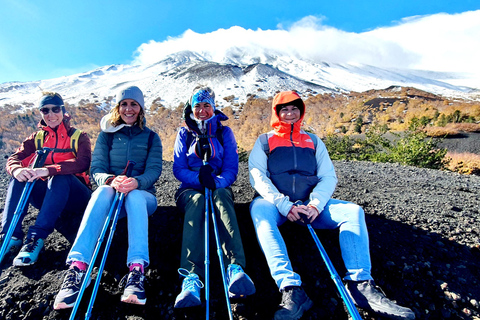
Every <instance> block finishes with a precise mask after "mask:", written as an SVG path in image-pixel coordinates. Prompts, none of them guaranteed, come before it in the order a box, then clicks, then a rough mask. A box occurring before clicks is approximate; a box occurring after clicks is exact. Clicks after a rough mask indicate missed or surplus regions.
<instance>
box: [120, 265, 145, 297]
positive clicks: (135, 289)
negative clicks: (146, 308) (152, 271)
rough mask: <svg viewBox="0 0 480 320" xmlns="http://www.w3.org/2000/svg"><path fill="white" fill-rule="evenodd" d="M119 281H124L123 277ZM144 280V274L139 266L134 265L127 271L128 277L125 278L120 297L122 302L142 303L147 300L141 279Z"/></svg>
mask: <svg viewBox="0 0 480 320" xmlns="http://www.w3.org/2000/svg"><path fill="white" fill-rule="evenodd" d="M126 277H127V276H125V277H123V279H122V280H121V281H120V284H122V283H124V282H125V278H126ZM144 280H145V275H144V274H143V272H142V270H141V269H140V267H135V268H133V269H132V271H130V272H129V273H128V279H127V280H126V282H127V284H126V285H125V290H123V295H122V297H121V298H120V300H121V301H122V302H125V303H133V304H141V305H144V304H145V302H146V301H147V297H146V296H145V287H144V286H143V281H144Z"/></svg>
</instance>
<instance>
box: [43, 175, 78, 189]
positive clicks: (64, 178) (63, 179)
mask: <svg viewBox="0 0 480 320" xmlns="http://www.w3.org/2000/svg"><path fill="white" fill-rule="evenodd" d="M71 178H72V175H70V174H66V175H58V176H51V177H50V179H49V180H48V186H49V188H50V189H52V188H59V187H63V186H65V185H67V184H70V183H71V180H70V179H71Z"/></svg>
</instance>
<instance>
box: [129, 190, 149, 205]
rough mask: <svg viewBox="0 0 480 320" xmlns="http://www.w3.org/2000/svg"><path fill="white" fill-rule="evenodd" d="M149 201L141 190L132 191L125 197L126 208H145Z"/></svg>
mask: <svg viewBox="0 0 480 320" xmlns="http://www.w3.org/2000/svg"><path fill="white" fill-rule="evenodd" d="M146 205H147V201H146V200H145V197H144V196H143V194H142V192H141V191H140V190H132V191H130V192H129V193H128V194H127V196H126V197H125V206H128V207H131V206H136V207H145V206H146Z"/></svg>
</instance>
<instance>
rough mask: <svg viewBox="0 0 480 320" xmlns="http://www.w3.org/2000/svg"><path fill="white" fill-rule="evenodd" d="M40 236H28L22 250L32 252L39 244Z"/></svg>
mask: <svg viewBox="0 0 480 320" xmlns="http://www.w3.org/2000/svg"><path fill="white" fill-rule="evenodd" d="M39 240H40V238H37V237H36V236H32V237H31V238H30V242H28V243H27V244H26V245H25V247H24V250H22V251H24V252H30V253H31V252H34V251H35V250H36V249H37V247H38V246H39V245H40V241H39Z"/></svg>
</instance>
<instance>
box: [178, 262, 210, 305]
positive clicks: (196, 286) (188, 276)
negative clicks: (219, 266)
mask: <svg viewBox="0 0 480 320" xmlns="http://www.w3.org/2000/svg"><path fill="white" fill-rule="evenodd" d="M178 273H179V274H180V275H181V276H184V277H185V279H183V283H182V292H180V294H179V295H178V296H177V298H176V299H175V305H174V308H188V307H196V306H199V305H201V304H202V301H201V300H200V289H201V288H203V283H202V281H200V278H199V277H198V276H197V275H196V274H195V273H190V272H189V271H187V270H185V269H183V268H180V269H178Z"/></svg>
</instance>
